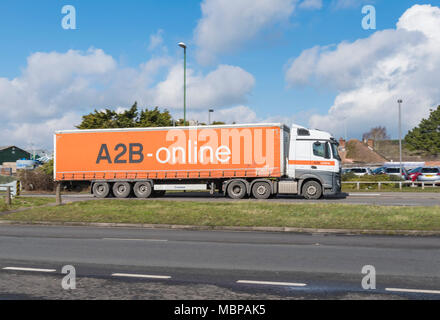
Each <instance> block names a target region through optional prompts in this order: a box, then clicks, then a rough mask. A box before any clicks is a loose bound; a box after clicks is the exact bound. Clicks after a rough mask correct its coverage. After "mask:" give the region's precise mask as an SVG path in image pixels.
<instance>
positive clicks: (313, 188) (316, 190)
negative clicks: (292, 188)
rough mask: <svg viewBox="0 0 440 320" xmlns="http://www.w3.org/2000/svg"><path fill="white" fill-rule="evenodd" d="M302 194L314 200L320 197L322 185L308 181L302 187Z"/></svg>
mask: <svg viewBox="0 0 440 320" xmlns="http://www.w3.org/2000/svg"><path fill="white" fill-rule="evenodd" d="M302 190H303V192H302V195H303V197H304V198H306V199H308V200H316V199H319V198H321V197H322V187H321V185H320V184H319V183H318V182H316V181H308V182H306V183H305V184H304V186H303V187H302Z"/></svg>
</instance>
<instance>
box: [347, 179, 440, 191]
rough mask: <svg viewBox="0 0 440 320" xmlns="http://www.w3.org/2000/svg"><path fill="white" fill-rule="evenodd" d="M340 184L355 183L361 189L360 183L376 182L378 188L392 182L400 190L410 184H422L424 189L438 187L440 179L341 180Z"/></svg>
mask: <svg viewBox="0 0 440 320" xmlns="http://www.w3.org/2000/svg"><path fill="white" fill-rule="evenodd" d="M342 184H355V185H356V189H357V190H360V189H361V184H377V185H378V190H381V189H382V185H390V184H394V185H395V186H397V185H399V189H400V190H402V189H403V186H411V187H416V186H418V185H421V186H422V189H423V190H424V189H425V187H426V186H431V187H440V181H433V182H427V181H414V182H413V181H343V182H342Z"/></svg>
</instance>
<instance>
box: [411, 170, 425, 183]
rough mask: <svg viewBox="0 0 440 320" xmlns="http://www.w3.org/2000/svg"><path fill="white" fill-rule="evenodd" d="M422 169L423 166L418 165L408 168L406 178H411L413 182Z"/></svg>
mask: <svg viewBox="0 0 440 320" xmlns="http://www.w3.org/2000/svg"><path fill="white" fill-rule="evenodd" d="M422 169H423V167H418V168H415V169H412V170H410V171H409V172H408V180H411V181H413V182H414V181H416V180H417V176H418V175H419V174H420V173H421V171H422Z"/></svg>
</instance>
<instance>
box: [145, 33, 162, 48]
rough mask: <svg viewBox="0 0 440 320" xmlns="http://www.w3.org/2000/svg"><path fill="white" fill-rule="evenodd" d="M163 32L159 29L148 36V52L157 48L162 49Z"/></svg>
mask: <svg viewBox="0 0 440 320" xmlns="http://www.w3.org/2000/svg"><path fill="white" fill-rule="evenodd" d="M163 33H164V32H163V30H162V29H159V30H157V32H156V33H155V34H152V35H151V36H150V44H149V45H148V50H149V51H153V50H155V49H157V48H159V47H162V48H164V47H163Z"/></svg>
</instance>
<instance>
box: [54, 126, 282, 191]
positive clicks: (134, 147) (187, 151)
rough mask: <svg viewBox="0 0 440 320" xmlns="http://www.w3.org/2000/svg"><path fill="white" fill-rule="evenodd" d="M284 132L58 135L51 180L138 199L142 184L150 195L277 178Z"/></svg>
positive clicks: (224, 129)
mask: <svg viewBox="0 0 440 320" xmlns="http://www.w3.org/2000/svg"><path fill="white" fill-rule="evenodd" d="M288 134H289V129H288V128H287V127H285V126H283V125H280V124H256V125H230V126H227V125H226V126H200V127H170V128H134V129H104V130H75V131H58V132H56V133H55V138H54V140H55V141H54V144H55V173H54V174H55V180H56V181H90V182H91V183H92V184H93V185H94V187H92V190H93V192H94V194H95V195H97V196H104V195H105V196H108V195H109V194H110V191H113V194H114V195H115V196H120V197H126V196H128V195H129V193H130V192H129V191H131V190H132V189H133V188H134V192H135V194H136V195H138V196H142V194H141V192H139V190H136V189H138V188H139V187H141V185H142V187H144V188H145V182H148V183H150V185H151V187H149V188H148V189H150V188H151V194H154V190H156V191H165V190H192V189H194V188H197V189H200V188H203V187H202V185H206V187H207V188H216V189H221V188H222V184H223V182H225V181H228V180H231V179H238V178H242V179H244V181H246V180H247V179H251V180H255V179H258V178H279V177H281V176H282V175H284V174H285V167H286V166H285V161H286V160H285V155H286V154H287V148H288V144H287V143H284V142H283V140H284V141H286V139H285V136H286V135H288ZM283 137H284V138H283ZM137 182H139V183H138V184H137V186H134V185H133V183H134V184H136V183H137ZM142 182H144V183H143V184H142ZM110 184H113V187H112V186H111V185H110ZM114 185H116V187H115V186H114ZM118 188H119V189H118ZM100 190H101V192H99V191H100ZM118 190H119V191H118ZM148 193H149V191H147V193H146V194H148ZM157 193H160V192H157ZM151 194H150V195H151ZM144 196H145V195H144Z"/></svg>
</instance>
